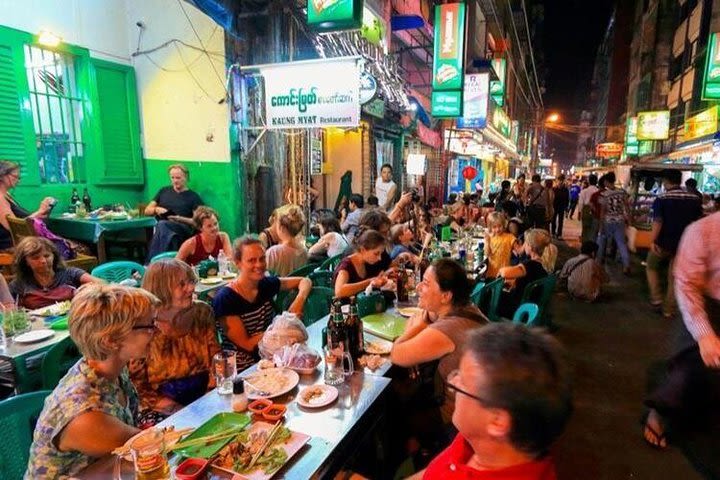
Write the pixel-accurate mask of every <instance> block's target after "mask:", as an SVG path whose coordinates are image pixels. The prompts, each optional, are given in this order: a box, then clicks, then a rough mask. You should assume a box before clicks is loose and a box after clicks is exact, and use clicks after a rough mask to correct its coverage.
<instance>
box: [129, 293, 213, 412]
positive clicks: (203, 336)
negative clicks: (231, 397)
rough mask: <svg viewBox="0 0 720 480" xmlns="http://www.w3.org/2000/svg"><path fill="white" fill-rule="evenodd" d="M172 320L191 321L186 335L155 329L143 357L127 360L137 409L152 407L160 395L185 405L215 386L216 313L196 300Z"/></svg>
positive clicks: (153, 408)
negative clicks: (137, 403)
mask: <svg viewBox="0 0 720 480" xmlns="http://www.w3.org/2000/svg"><path fill="white" fill-rule="evenodd" d="M173 322H177V323H188V322H189V323H191V327H190V330H189V331H188V333H187V334H185V335H167V334H165V333H163V332H156V333H155V335H154V336H153V339H152V340H151V341H150V346H149V347H148V354H147V356H146V357H145V358H143V359H139V360H133V361H131V362H130V378H131V379H132V381H133V383H134V384H135V388H137V391H138V395H139V396H140V409H141V410H142V411H143V412H144V411H147V410H155V405H156V404H157V402H158V401H160V400H161V399H163V398H170V399H172V400H174V401H176V402H177V403H180V404H183V405H187V404H188V403H190V402H192V401H193V400H195V399H196V398H199V396H201V395H203V394H205V392H206V391H207V389H208V387H210V386H213V385H214V380H213V377H212V375H211V372H212V358H213V356H214V355H215V354H216V353H217V352H219V351H220V345H219V343H218V339H217V332H216V330H215V315H214V314H213V310H212V308H211V307H210V305H208V304H207V303H204V302H195V303H194V304H193V305H192V306H191V307H190V308H188V309H187V310H184V311H182V312H180V313H179V314H178V315H177V316H176V317H175V318H174V319H173Z"/></svg>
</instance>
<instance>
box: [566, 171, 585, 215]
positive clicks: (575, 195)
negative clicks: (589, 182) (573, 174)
mask: <svg viewBox="0 0 720 480" xmlns="http://www.w3.org/2000/svg"><path fill="white" fill-rule="evenodd" d="M580 190H581V189H580V184H578V181H577V179H573V181H572V185H570V204H569V205H568V208H567V211H566V212H565V218H572V217H573V215H575V208H577V204H578V200H579V199H580Z"/></svg>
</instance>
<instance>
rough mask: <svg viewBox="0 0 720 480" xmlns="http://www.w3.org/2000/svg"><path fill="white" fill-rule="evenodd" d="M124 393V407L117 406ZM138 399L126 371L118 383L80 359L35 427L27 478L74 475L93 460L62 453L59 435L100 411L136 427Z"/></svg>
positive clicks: (75, 453)
mask: <svg viewBox="0 0 720 480" xmlns="http://www.w3.org/2000/svg"><path fill="white" fill-rule="evenodd" d="M121 393H122V394H124V396H125V398H126V399H127V404H126V405H122V404H121V403H120V395H121ZM137 411H138V397H137V393H136V391H135V387H133V384H132V383H131V382H130V378H129V375H128V371H127V369H123V370H122V372H121V374H120V377H119V378H118V381H114V380H109V379H106V378H104V377H101V376H99V375H97V373H95V371H94V370H93V369H92V368H90V366H89V365H88V364H87V361H86V360H85V359H84V358H82V359H80V360H79V361H78V362H77V363H76V364H75V365H73V366H72V367H71V368H70V370H69V371H68V373H67V374H66V375H65V376H64V377H63V378H62V379H61V380H60V383H59V384H58V386H57V387H55V390H53V392H52V393H51V394H50V396H49V397H48V398H47V399H45V407H44V408H43V410H42V413H40V418H39V419H38V421H37V424H36V426H35V434H34V436H33V443H32V446H31V447H30V460H29V461H28V470H27V472H26V473H25V478H26V479H45V478H66V476H72V475H76V474H77V473H78V472H79V471H80V470H82V469H83V468H85V467H86V466H88V465H89V464H90V463H92V462H93V461H95V460H96V459H95V458H93V457H90V456H87V455H84V454H82V453H80V452H61V451H60V450H59V449H58V448H57V447H56V446H55V444H56V439H57V436H58V435H59V434H60V432H62V431H63V429H64V428H65V427H66V426H67V425H68V424H69V423H70V422H71V421H72V420H74V419H75V418H76V417H78V416H80V415H82V414H84V413H87V412H102V413H104V414H106V415H110V416H112V417H115V418H117V419H118V420H120V421H121V422H123V423H126V424H128V425H133V426H134V425H135V420H134V418H135V415H137Z"/></svg>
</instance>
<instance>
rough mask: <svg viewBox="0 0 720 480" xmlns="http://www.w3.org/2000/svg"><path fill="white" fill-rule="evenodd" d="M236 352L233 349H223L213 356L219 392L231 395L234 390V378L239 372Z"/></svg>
mask: <svg viewBox="0 0 720 480" xmlns="http://www.w3.org/2000/svg"><path fill="white" fill-rule="evenodd" d="M235 358H236V353H235V352H233V351H232V350H223V351H222V352H218V353H216V354H215V356H214V357H213V371H214V372H215V384H216V385H217V390H218V393H219V394H221V395H229V394H231V393H232V392H233V380H235V375H236V374H237V364H236V363H235Z"/></svg>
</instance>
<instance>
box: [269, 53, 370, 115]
mask: <svg viewBox="0 0 720 480" xmlns="http://www.w3.org/2000/svg"><path fill="white" fill-rule="evenodd" d="M259 70H260V73H261V74H262V76H263V78H264V79H265V124H266V125H265V126H266V127H267V128H271V129H278V128H322V127H357V126H358V125H359V124H360V67H359V65H358V61H357V58H341V59H331V60H323V61H310V62H295V63H292V62H291V63H278V64H273V65H268V66H265V67H259Z"/></svg>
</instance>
